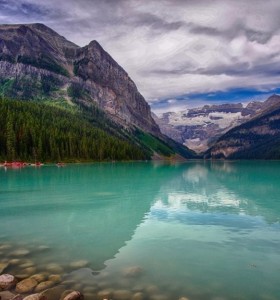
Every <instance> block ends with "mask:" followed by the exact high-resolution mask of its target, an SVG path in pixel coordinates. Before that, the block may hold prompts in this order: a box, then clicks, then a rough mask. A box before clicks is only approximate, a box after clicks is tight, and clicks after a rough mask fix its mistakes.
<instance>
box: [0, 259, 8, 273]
mask: <svg viewBox="0 0 280 300" xmlns="http://www.w3.org/2000/svg"><path fill="white" fill-rule="evenodd" d="M9 265H10V264H9V263H8V262H4V263H1V262H0V274H2V273H3V272H4V271H5V270H6V269H7V268H8V267H9Z"/></svg>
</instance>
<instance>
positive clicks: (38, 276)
mask: <svg viewBox="0 0 280 300" xmlns="http://www.w3.org/2000/svg"><path fill="white" fill-rule="evenodd" d="M30 278H33V279H35V280H36V281H37V282H38V283H41V282H43V281H46V280H47V275H46V274H44V273H39V274H35V275H33V276H31V277H30Z"/></svg>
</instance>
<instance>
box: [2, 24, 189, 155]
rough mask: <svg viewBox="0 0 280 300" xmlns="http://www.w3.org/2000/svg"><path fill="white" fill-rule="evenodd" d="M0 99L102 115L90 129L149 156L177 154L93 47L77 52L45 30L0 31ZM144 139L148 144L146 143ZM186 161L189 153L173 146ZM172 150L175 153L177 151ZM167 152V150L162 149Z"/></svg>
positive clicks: (131, 86)
mask: <svg viewBox="0 0 280 300" xmlns="http://www.w3.org/2000/svg"><path fill="white" fill-rule="evenodd" d="M0 97H1V98H2V99H7V98H9V99H20V100H29V101H30V100H34V101H37V102H38V101H39V102H41V103H44V104H48V105H52V106H59V107H62V108H64V109H67V110H69V111H71V110H74V111H75V110H80V111H82V112H83V114H81V116H82V118H84V117H85V118H86V119H87V120H88V115H89V114H91V113H92V111H95V110H99V111H100V112H101V113H104V116H103V118H102V120H101V119H98V121H96V119H95V117H96V114H95V116H92V115H91V116H90V118H91V121H92V123H94V125H95V126H97V127H100V126H102V128H103V129H104V130H106V131H107V132H109V134H111V135H115V136H117V137H118V138H120V139H124V140H127V141H129V142H130V143H133V144H135V145H136V146H138V147H140V148H142V149H144V148H145V151H146V150H147V151H149V152H150V155H151V156H152V155H153V154H154V152H156V150H155V149H154V148H153V147H154V146H155V147H156V148H157V149H159V153H158V154H162V152H160V151H161V150H162V149H164V151H163V152H164V153H168V155H169V156H171V155H173V154H176V153H178V152H177V150H176V149H174V147H173V146H174V142H172V143H171V144H172V145H171V144H170V139H169V138H167V137H165V136H164V135H163V134H162V133H161V131H160V129H159V127H158V125H157V124H156V123H155V121H154V119H153V118H152V115H151V111H150V107H149V105H148V104H147V102H146V101H145V99H144V97H143V96H142V95H141V94H140V93H139V91H138V90H137V87H136V85H135V83H134V82H133V81H132V80H131V78H130V77H129V76H128V74H127V73H126V72H125V71H124V70H123V68H122V67H120V66H119V65H118V64H117V62H116V61H115V60H114V59H113V58H112V57H111V56H110V55H109V54H108V53H107V52H106V51H104V49H103V48H102V47H101V46H100V45H99V43H98V42H97V41H92V42H90V43H89V44H88V45H86V46H84V47H79V46H77V45H75V44H74V43H72V42H70V41H68V40H66V39H65V38H64V37H62V36H60V35H59V34H58V33H56V32H55V31H53V30H52V29H50V28H48V27H47V26H45V25H43V24H16V25H0ZM147 136H148V137H149V138H147ZM175 146H176V147H178V148H179V149H180V151H181V150H182V151H181V155H182V154H183V156H185V157H193V155H194V154H193V152H191V151H189V150H188V149H187V148H185V147H182V146H181V145H178V144H176V145H175ZM176 147H175V148H176ZM165 148H166V149H168V150H166V149H165Z"/></svg>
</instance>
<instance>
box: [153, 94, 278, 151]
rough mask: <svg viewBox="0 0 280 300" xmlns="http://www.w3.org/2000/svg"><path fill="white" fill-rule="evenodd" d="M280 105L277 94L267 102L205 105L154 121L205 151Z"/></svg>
mask: <svg viewBox="0 0 280 300" xmlns="http://www.w3.org/2000/svg"><path fill="white" fill-rule="evenodd" d="M278 102H279V97H278V96H277V95H274V96H272V97H270V98H269V99H268V100H266V101H264V102H257V101H254V102H250V103H248V104H247V105H243V104H242V103H237V104H222V105H211V106H210V105H205V106H203V107H200V108H192V109H189V110H185V111H181V112H178V113H170V112H169V113H164V114H162V115H161V116H160V117H159V118H157V119H156V118H155V120H156V122H157V123H158V125H159V126H160V129H161V131H162V132H163V133H164V134H166V135H167V136H169V137H171V138H173V139H175V140H176V141H178V142H181V143H183V144H184V145H186V146H187V147H189V148H191V149H193V150H195V151H197V152H203V151H206V150H207V149H208V148H210V147H211V146H212V145H213V144H214V143H215V142H216V141H217V140H218V139H219V138H220V137H221V136H222V135H223V134H225V133H226V132H227V131H229V130H230V129H232V128H234V127H236V126H239V125H241V124H242V123H244V122H247V121H249V120H251V119H252V118H253V117H256V116H257V115H259V114H261V113H263V112H265V111H267V110H270V109H272V108H273V107H274V106H275V105H277V103H278Z"/></svg>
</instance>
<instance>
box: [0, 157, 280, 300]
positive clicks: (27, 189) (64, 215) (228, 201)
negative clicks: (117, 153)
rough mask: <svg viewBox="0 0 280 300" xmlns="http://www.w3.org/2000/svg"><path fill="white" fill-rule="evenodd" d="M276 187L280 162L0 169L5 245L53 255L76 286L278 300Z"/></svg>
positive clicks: (39, 257) (279, 189)
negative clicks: (80, 264) (131, 271)
mask: <svg viewBox="0 0 280 300" xmlns="http://www.w3.org/2000/svg"><path fill="white" fill-rule="evenodd" d="M279 195H280V163H279V162H216V163H211V162H205V163H204V162H188V163H184V164H174V165H171V164H170V165H169V164H153V163H116V164H109V163H108V164H107V163H104V164H89V165H67V166H66V167H64V168H57V167H55V166H45V167H42V168H32V167H27V168H24V169H21V170H12V169H8V170H4V168H0V228H1V230H0V246H1V244H7V243H9V244H10V245H12V247H13V248H12V249H19V248H28V249H30V251H31V254H30V255H29V256H28V258H29V259H32V260H35V262H36V265H37V267H38V271H41V270H44V267H45V266H46V265H47V264H49V263H58V264H60V265H61V266H62V267H63V268H64V273H65V274H68V275H67V276H66V277H67V279H73V280H74V281H75V282H78V283H79V284H80V288H81V289H83V288H84V287H85V286H87V287H89V286H91V285H95V286H96V287H97V288H98V289H104V288H113V289H127V290H133V291H138V290H139V291H145V293H146V295H147V297H151V299H164V296H165V297H166V299H178V298H179V297H182V296H185V297H188V299H190V300H191V299H213V300H218V299H219V300H220V299H254V300H256V299H264V300H269V299H279V295H280V285H279V283H280V282H279V279H280V275H279V274H280V224H279V220H280V196H279ZM40 245H47V246H48V247H49V248H50V249H48V250H46V251H39V250H38V247H39V246H40ZM11 253H12V250H9V251H6V252H5V251H2V252H1V250H0V261H1V259H2V260H5V259H7V258H8V259H11V258H12V254H11ZM1 255H2V256H1ZM77 260H87V261H89V262H90V265H89V267H87V268H82V269H76V270H74V271H73V269H70V268H69V264H70V263H71V262H73V261H77ZM133 266H139V267H140V268H141V269H142V270H143V272H142V273H141V274H136V275H137V276H136V275H135V276H134V277H133V276H132V277H130V276H124V272H125V271H124V270H125V269H126V268H130V267H133ZM10 271H11V272H12V271H14V272H16V271H17V272H19V271H18V270H10ZM138 275H139V276H138ZM152 295H154V296H152ZM160 295H162V296H161V298H160ZM153 297H154V298H153ZM156 297H158V298H156ZM86 300H87V299H86Z"/></svg>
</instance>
